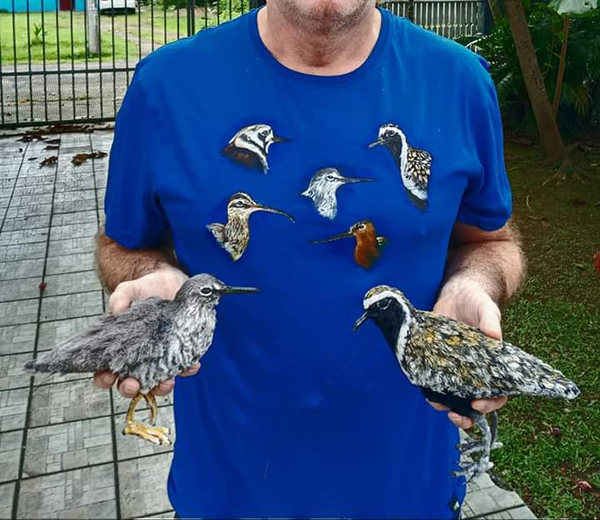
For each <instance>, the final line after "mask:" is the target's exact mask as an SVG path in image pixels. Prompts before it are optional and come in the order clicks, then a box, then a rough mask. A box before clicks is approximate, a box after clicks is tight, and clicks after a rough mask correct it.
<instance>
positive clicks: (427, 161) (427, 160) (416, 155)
mask: <svg viewBox="0 0 600 520" xmlns="http://www.w3.org/2000/svg"><path fill="white" fill-rule="evenodd" d="M408 162H409V165H410V174H411V176H412V178H413V179H414V182H415V183H416V184H417V186H418V187H419V188H420V189H422V190H425V191H427V185H428V184H429V175H430V173H431V154H430V153H429V152H427V151H425V150H421V149H419V148H412V147H411V148H410V150H409V161H408Z"/></svg>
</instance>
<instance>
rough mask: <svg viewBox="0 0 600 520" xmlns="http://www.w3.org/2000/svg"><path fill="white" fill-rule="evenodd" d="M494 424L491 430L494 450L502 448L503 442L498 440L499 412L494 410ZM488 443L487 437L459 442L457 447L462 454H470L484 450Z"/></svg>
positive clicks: (492, 414) (492, 415)
mask: <svg viewBox="0 0 600 520" xmlns="http://www.w3.org/2000/svg"><path fill="white" fill-rule="evenodd" d="M490 415H491V417H492V424H491V427H490V432H491V435H492V447H491V449H492V450H495V449H498V448H502V447H503V444H502V443H501V442H496V439H497V438H498V414H497V413H496V412H495V411H494V412H492V413H491V414H490ZM487 446H488V444H487V443H486V442H485V439H471V440H469V441H466V442H463V443H461V444H458V445H457V446H456V447H457V449H458V451H460V453H461V454H462V455H468V454H469V453H476V452H478V451H484V450H485V449H486V447H487Z"/></svg>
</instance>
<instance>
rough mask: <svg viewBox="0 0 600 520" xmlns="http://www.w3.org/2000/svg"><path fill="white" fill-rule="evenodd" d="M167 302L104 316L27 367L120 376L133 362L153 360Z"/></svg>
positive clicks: (144, 303) (137, 304)
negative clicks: (109, 370) (117, 374)
mask: <svg viewBox="0 0 600 520" xmlns="http://www.w3.org/2000/svg"><path fill="white" fill-rule="evenodd" d="M169 304H170V302H168V301H165V300H161V299H160V298H148V299H146V300H143V301H139V302H135V303H134V304H133V305H132V306H131V307H130V308H129V309H127V310H126V311H124V312H122V313H120V314H118V315H113V314H104V315H102V316H100V317H99V318H98V319H97V320H96V321H94V322H93V323H92V324H91V325H89V326H88V327H87V328H86V329H84V330H83V331H81V332H79V333H77V334H75V335H73V336H71V337H69V338H68V339H67V340H65V341H63V342H62V343H60V344H58V345H57V346H56V347H54V348H53V349H52V350H51V351H50V352H47V353H45V354H43V355H41V356H40V357H38V359H37V360H36V361H35V362H33V363H30V364H29V366H28V367H27V368H28V369H30V370H32V371H37V372H50V373H69V372H99V371H102V370H108V369H111V370H113V371H115V372H119V371H120V369H123V368H124V367H126V366H128V365H129V363H130V362H131V361H135V359H136V358H138V359H139V358H140V356H141V357H145V356H149V357H152V356H156V355H158V351H159V349H160V345H161V343H162V341H158V339H159V338H160V337H161V336H162V335H164V334H165V333H166V328H165V320H164V316H165V313H164V312H163V311H164V309H165V308H166V307H167V306H168V305H169Z"/></svg>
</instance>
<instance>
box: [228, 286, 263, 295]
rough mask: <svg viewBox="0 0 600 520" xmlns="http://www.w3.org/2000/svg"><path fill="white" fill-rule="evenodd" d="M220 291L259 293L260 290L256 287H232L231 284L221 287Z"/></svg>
mask: <svg viewBox="0 0 600 520" xmlns="http://www.w3.org/2000/svg"><path fill="white" fill-rule="evenodd" d="M219 292H220V293H221V294H237V293H259V292H260V290H258V289H257V288H256V287H230V286H226V287H223V289H221V290H220V291H219Z"/></svg>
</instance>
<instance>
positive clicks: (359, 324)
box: [352, 310, 369, 332]
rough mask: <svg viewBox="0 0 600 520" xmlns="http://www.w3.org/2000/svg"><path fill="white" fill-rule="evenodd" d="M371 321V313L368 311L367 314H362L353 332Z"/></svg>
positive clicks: (355, 323)
mask: <svg viewBox="0 0 600 520" xmlns="http://www.w3.org/2000/svg"><path fill="white" fill-rule="evenodd" d="M368 319H369V311H368V310H366V311H365V312H363V313H362V315H361V317H360V318H358V319H357V320H356V321H355V322H354V327H353V329H352V331H353V332H356V331H357V330H358V329H359V327H360V326H361V325H362V324H363V323H364V322H365V321H367V320H368Z"/></svg>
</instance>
